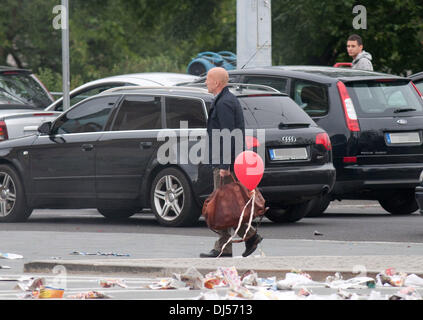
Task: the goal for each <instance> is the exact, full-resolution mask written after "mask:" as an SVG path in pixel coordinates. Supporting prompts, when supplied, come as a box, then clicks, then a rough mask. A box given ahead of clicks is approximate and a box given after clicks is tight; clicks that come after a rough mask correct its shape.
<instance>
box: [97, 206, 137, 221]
mask: <svg viewBox="0 0 423 320" xmlns="http://www.w3.org/2000/svg"><path fill="white" fill-rule="evenodd" d="M97 211H98V212H100V213H101V214H102V215H103V216H104V217H105V218H107V219H110V220H124V219H128V218H129V217H131V216H133V215H134V214H136V213H137V212H138V210H136V209H130V208H122V209H106V208H97Z"/></svg>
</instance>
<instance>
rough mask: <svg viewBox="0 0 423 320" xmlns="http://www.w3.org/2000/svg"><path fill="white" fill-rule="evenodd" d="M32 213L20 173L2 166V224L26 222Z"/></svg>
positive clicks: (0, 168) (0, 170) (0, 192)
mask: <svg viewBox="0 0 423 320" xmlns="http://www.w3.org/2000/svg"><path fill="white" fill-rule="evenodd" d="M31 213H32V208H29V207H28V205H27V202H26V195H25V189H24V186H23V183H22V181H21V179H20V177H19V175H18V173H17V172H16V170H15V169H14V168H13V167H12V166H9V165H6V164H2V165H0V222H24V221H26V220H27V219H28V218H29V216H30V215H31Z"/></svg>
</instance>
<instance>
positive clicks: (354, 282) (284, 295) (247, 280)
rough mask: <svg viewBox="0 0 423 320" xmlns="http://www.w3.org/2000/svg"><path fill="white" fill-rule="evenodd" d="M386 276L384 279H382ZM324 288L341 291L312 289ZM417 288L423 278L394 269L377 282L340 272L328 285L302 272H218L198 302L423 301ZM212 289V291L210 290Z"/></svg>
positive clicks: (207, 282)
mask: <svg viewBox="0 0 423 320" xmlns="http://www.w3.org/2000/svg"><path fill="white" fill-rule="evenodd" d="M381 275H383V277H381ZM391 284H393V285H394V286H401V287H402V289H401V290H399V291H398V292H397V293H395V294H393V295H392V294H383V293H381V292H379V291H377V290H371V291H370V293H365V294H361V293H357V292H349V291H348V290H349V289H376V288H378V287H381V286H387V285H391ZM313 286H321V287H328V288H333V289H337V292H335V293H332V294H330V295H319V294H315V293H314V292H313V291H312V290H311V289H310V287H313ZM415 287H420V288H423V278H421V277H419V276H417V275H415V274H410V275H407V274H405V273H401V272H396V271H395V269H393V268H390V269H386V270H385V271H383V272H381V273H380V274H378V277H377V278H376V279H374V278H371V277H362V276H357V277H353V278H351V279H346V280H344V279H343V277H342V275H341V274H340V273H339V272H337V273H335V275H334V276H328V277H327V278H326V281H325V282H316V281H313V279H312V278H311V276H310V275H309V274H307V273H304V272H301V271H300V270H299V271H298V270H292V272H288V273H286V275H285V279H282V280H278V281H277V280H276V277H268V278H260V277H258V276H257V273H256V272H255V271H253V270H249V271H247V272H246V273H244V275H243V276H242V277H239V276H238V273H237V272H236V269H235V268H234V267H232V268H218V269H217V270H216V271H214V272H210V273H208V274H207V275H206V276H205V286H204V288H206V289H205V290H206V291H203V292H201V294H200V296H199V297H198V299H200V300H207V299H228V300H229V299H255V300H298V299H306V300H322V299H324V300H423V298H422V297H421V295H420V294H419V292H418V291H417V290H416V288H415ZM208 289H210V290H208Z"/></svg>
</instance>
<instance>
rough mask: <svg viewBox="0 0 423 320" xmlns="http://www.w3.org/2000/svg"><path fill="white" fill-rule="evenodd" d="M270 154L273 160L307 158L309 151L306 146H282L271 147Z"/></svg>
mask: <svg viewBox="0 0 423 320" xmlns="http://www.w3.org/2000/svg"><path fill="white" fill-rule="evenodd" d="M269 155H270V159H271V160H281V161H289V160H307V159H308V153H307V149H306V148H280V149H269Z"/></svg>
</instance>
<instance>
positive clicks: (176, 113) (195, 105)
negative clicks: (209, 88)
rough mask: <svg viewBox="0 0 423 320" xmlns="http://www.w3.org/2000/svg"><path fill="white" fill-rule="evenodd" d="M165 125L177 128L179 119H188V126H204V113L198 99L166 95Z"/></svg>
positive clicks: (179, 122) (179, 124)
mask: <svg viewBox="0 0 423 320" xmlns="http://www.w3.org/2000/svg"><path fill="white" fill-rule="evenodd" d="M165 101H166V127H167V128H171V129H178V128H180V127H181V121H188V128H205V127H206V123H207V120H206V115H205V113H204V106H203V103H202V102H201V101H200V100H196V99H188V98H177V97H166V100H165Z"/></svg>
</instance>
